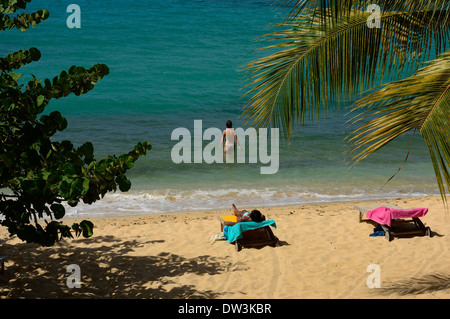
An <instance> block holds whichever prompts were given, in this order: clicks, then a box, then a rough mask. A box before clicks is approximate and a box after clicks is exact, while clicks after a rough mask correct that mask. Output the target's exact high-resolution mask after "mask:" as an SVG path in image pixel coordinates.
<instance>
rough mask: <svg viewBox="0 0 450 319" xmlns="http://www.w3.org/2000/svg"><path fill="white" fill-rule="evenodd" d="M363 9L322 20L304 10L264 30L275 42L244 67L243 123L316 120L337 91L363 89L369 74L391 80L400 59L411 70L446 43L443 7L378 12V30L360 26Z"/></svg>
mask: <svg viewBox="0 0 450 319" xmlns="http://www.w3.org/2000/svg"><path fill="white" fill-rule="evenodd" d="M344 2H345V1H344ZM325 13H326V16H330V15H332V14H333V13H332V12H331V11H330V10H328V9H327V10H325V11H323V12H322V11H321V14H325ZM369 15H370V13H367V12H362V11H358V10H353V11H351V12H350V14H349V15H348V16H347V15H345V16H341V17H338V18H335V20H334V21H335V23H332V24H323V23H321V20H320V19H317V16H314V15H311V14H310V13H309V12H308V13H307V14H304V15H301V17H298V18H297V19H292V20H288V21H286V22H284V23H281V24H279V25H278V27H279V28H281V30H280V31H275V32H273V33H271V34H268V35H267V39H269V40H271V41H275V42H276V43H275V44H273V45H270V46H267V47H266V48H264V49H271V50H272V49H275V50H279V51H277V52H275V53H273V54H271V55H269V56H266V57H262V58H260V59H257V60H256V61H253V62H251V63H249V64H247V65H246V67H245V70H246V72H247V77H248V78H247V85H246V87H247V88H250V89H249V91H248V92H247V93H246V94H245V95H244V97H249V98H248V101H247V103H246V104H245V106H244V112H243V116H244V118H246V119H247V122H248V123H250V125H252V126H256V127H262V126H273V127H279V128H282V129H283V128H284V129H285V132H286V133H287V136H288V137H289V136H290V134H291V131H292V129H293V128H294V126H295V124H298V123H303V122H304V121H305V119H306V117H307V116H308V115H309V117H310V118H311V119H315V118H317V119H320V111H321V108H322V107H323V108H324V109H326V108H329V107H330V106H331V105H335V104H336V101H339V100H340V98H341V97H342V95H343V94H345V95H347V96H349V95H353V94H355V93H358V92H362V91H363V90H366V89H367V88H370V87H372V86H373V85H374V81H375V80H377V81H380V83H381V82H382V81H383V80H385V81H386V80H396V79H398V78H399V76H400V75H401V74H402V72H403V71H405V66H406V67H407V68H410V69H407V70H409V72H410V73H413V72H414V71H415V70H416V69H417V66H418V65H419V64H420V63H421V62H423V61H424V56H428V55H429V54H430V52H431V50H432V49H433V48H435V49H436V50H438V51H437V52H440V50H443V48H444V47H445V43H448V39H449V34H450V21H449V19H447V14H445V13H439V14H437V11H435V10H430V11H417V12H397V11H396V12H384V13H382V15H381V21H382V28H381V29H370V28H368V27H367V18H368V17H369ZM431 17H434V18H435V19H432V20H433V23H430V22H429V20H430V18H431ZM436 17H440V18H441V20H439V21H438V20H436ZM424 21H426V23H425V22H424ZM442 44H443V45H442Z"/></svg>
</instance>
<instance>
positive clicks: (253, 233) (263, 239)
mask: <svg viewBox="0 0 450 319" xmlns="http://www.w3.org/2000/svg"><path fill="white" fill-rule="evenodd" d="M217 219H218V220H219V221H220V231H223V227H224V223H225V221H230V222H236V221H237V219H236V216H234V215H229V216H218V217H217ZM270 227H271V226H265V227H261V228H258V229H253V230H247V231H244V232H242V238H239V239H237V240H235V241H234V242H233V243H232V244H234V245H235V248H236V251H238V252H239V251H240V250H241V249H242V248H243V247H248V248H250V247H253V248H261V247H264V246H272V247H276V246H278V245H279V240H278V238H277V237H276V236H275V235H274V234H273V232H272V229H270Z"/></svg>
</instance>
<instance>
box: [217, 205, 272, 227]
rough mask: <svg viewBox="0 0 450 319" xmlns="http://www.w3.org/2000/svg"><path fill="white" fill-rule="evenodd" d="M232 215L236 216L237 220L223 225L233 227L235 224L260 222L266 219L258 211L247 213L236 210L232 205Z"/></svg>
mask: <svg viewBox="0 0 450 319" xmlns="http://www.w3.org/2000/svg"><path fill="white" fill-rule="evenodd" d="M232 207H233V214H234V215H235V216H236V218H237V222H229V221H225V222H224V225H225V226H233V225H235V224H236V223H240V222H252V221H253V222H262V221H263V220H265V219H266V217H265V216H264V215H263V214H261V212H260V211H259V210H256V209H254V210H252V211H251V212H249V211H247V210H245V209H244V210H238V209H237V208H236V206H235V205H234V204H233V205H232Z"/></svg>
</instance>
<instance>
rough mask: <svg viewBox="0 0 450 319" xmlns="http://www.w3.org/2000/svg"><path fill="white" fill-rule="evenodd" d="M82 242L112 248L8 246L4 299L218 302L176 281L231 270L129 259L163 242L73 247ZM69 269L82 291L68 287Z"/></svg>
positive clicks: (103, 239)
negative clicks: (75, 269)
mask: <svg viewBox="0 0 450 319" xmlns="http://www.w3.org/2000/svg"><path fill="white" fill-rule="evenodd" d="M83 240H88V241H89V242H88V243H89V244H93V243H97V244H100V245H101V244H106V243H108V245H107V246H106V245H104V246H102V245H101V246H100V247H95V248H92V247H86V248H83V247H79V246H77V247H74V246H72V245H71V244H70V242H65V243H63V244H57V245H55V246H54V247H50V248H42V247H40V246H37V245H34V244H26V243H19V244H14V245H11V244H8V243H7V242H4V243H3V244H2V246H1V251H2V254H4V255H8V256H9V260H10V261H9V262H8V264H7V267H6V270H5V272H4V273H3V274H0V298H145V299H149V298H164V299H173V298H183V299H185V298H217V297H219V294H217V293H215V292H213V291H199V290H198V289H196V287H195V285H190V284H188V285H181V284H178V283H175V281H174V280H173V279H172V278H174V277H176V276H181V275H183V274H186V273H192V274H196V275H206V274H209V275H214V274H218V273H221V272H224V271H225V270H226V269H228V268H229V267H230V265H231V263H230V262H229V261H227V260H226V258H220V259H219V258H217V257H211V256H207V255H205V256H198V257H196V258H185V257H182V256H179V255H176V254H172V253H170V252H162V253H160V254H158V255H157V256H132V255H130V254H129V253H132V252H133V251H134V249H135V248H137V247H142V246H143V245H144V244H145V245H152V244H157V243H160V242H164V241H161V240H153V241H148V242H146V243H144V244H143V243H142V242H137V241H126V242H122V241H120V240H118V239H115V238H114V237H112V236H100V237H95V238H90V239H77V240H74V241H78V242H79V241H83ZM70 264H77V265H79V266H80V272H81V287H80V288H71V289H69V288H68V286H67V280H68V278H69V277H70V276H71V274H72V273H68V272H67V267H68V266H69V265H70ZM69 280H70V279H69ZM71 282H72V281H71ZM163 285H164V286H163ZM164 287H170V288H164Z"/></svg>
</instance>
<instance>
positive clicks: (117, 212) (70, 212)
mask: <svg viewBox="0 0 450 319" xmlns="http://www.w3.org/2000/svg"><path fill="white" fill-rule="evenodd" d="M138 194H139V193H138ZM114 195H115V196H116V195H119V196H120V195H122V193H114ZM124 195H125V196H128V195H129V194H128V193H124ZM139 195H142V194H139ZM139 195H135V194H133V196H139ZM362 196H364V195H362ZM430 196H431V197H440V195H439V194H408V195H405V196H399V194H394V195H392V196H383V195H380V196H374V197H371V198H368V199H362V198H357V197H355V196H347V197H348V198H347V199H345V197H346V196H342V197H341V198H338V197H336V198H334V199H324V200H311V201H309V202H306V201H305V202H294V203H274V204H267V203H263V204H261V205H253V204H248V205H246V204H242V203H240V199H239V198H234V199H230V200H229V203H227V205H226V206H227V207H225V205H222V204H219V207H217V208H197V209H195V208H194V209H182V208H177V209H168V210H167V211H161V210H159V211H148V212H146V209H145V208H142V210H139V211H136V210H135V211H133V210H129V211H125V210H124V209H121V208H119V209H118V208H117V207H114V208H113V209H112V211H111V212H102V213H101V214H99V216H95V215H93V213H92V212H94V214H95V213H96V212H98V211H101V210H105V209H107V207H108V206H110V205H115V203H117V202H119V203H128V202H130V201H131V200H130V199H127V200H122V201H121V200H120V199H119V200H115V201H114V202H112V201H108V200H105V199H102V200H99V201H98V202H96V203H93V204H91V205H84V204H82V203H80V204H81V205H83V206H81V207H82V208H81V210H82V212H81V213H79V212H74V211H77V210H78V209H80V206H76V207H70V206H66V216H65V218H67V219H80V218H83V219H87V218H109V217H132V216H147V215H148V216H153V215H159V214H180V213H201V212H207V211H212V210H227V209H229V207H231V204H232V203H234V204H235V205H236V206H238V207H242V209H244V208H246V209H259V208H262V207H264V208H273V207H290V206H303V205H328V204H334V203H336V204H343V203H351V202H361V203H362V202H376V201H392V200H396V199H402V198H405V199H408V198H411V199H414V198H426V197H430ZM102 201H103V202H102ZM148 201H151V200H148ZM80 204H79V205H80ZM122 205H123V204H122ZM83 209H86V211H84V212H83Z"/></svg>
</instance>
